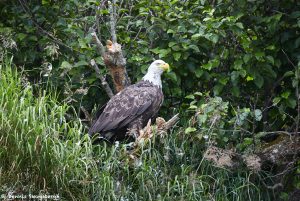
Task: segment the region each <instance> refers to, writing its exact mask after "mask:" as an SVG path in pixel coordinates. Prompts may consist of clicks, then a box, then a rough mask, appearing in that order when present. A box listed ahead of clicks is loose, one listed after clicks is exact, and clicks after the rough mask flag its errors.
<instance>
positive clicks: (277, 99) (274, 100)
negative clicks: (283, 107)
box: [272, 97, 281, 105]
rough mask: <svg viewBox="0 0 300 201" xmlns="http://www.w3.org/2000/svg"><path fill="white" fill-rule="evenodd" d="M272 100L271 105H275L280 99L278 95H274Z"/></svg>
mask: <svg viewBox="0 0 300 201" xmlns="http://www.w3.org/2000/svg"><path fill="white" fill-rule="evenodd" d="M272 101H273V105H277V104H278V103H279V102H280V101H281V98H280V97H276V98H274V99H273V100H272Z"/></svg>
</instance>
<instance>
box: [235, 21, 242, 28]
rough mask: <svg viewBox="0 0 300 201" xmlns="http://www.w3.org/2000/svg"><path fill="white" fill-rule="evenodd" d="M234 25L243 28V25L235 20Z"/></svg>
mask: <svg viewBox="0 0 300 201" xmlns="http://www.w3.org/2000/svg"><path fill="white" fill-rule="evenodd" d="M235 25H236V26H237V27H239V28H240V29H244V26H243V24H242V23H241V22H237V23H236V24H235Z"/></svg>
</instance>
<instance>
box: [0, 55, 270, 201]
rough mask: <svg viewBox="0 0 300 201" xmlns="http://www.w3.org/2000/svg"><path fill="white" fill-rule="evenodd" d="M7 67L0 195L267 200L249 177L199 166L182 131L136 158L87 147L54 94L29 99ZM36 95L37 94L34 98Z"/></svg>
mask: <svg viewBox="0 0 300 201" xmlns="http://www.w3.org/2000/svg"><path fill="white" fill-rule="evenodd" d="M20 74H21V73H19V72H17V71H16V70H15V68H14V67H13V65H12V64H11V63H10V61H6V62H4V63H2V64H1V65H0V194H2V195H3V194H8V193H14V194H20V193H22V194H28V193H31V194H49V195H56V194H58V195H59V197H60V198H61V200H224V201H225V200H228V201H233V200H241V201H243V200H253V201H256V200H272V199H274V197H273V194H272V192H269V191H268V190H266V189H265V188H264V187H263V186H262V185H261V183H260V182H259V179H258V177H257V176H256V175H255V173H252V172H249V171H246V170H242V169H241V170H239V169H237V170H235V171H232V170H226V169H222V168H217V167H214V166H213V165H211V164H209V163H208V162H206V161H204V160H202V154H203V145H201V144H200V143H197V142H195V141H193V140H190V139H189V138H188V137H187V136H186V135H185V134H184V132H183V131H181V130H182V129H180V128H178V129H174V131H171V132H170V133H169V134H168V135H167V136H166V137H165V138H159V137H155V138H154V139H153V140H152V141H151V142H150V143H148V144H145V146H142V147H140V149H139V150H138V152H137V153H135V156H134V157H133V156H132V154H131V153H130V150H129V148H128V146H127V145H126V144H124V143H118V142H117V143H115V144H113V145H111V144H107V143H105V142H103V143H100V144H98V145H91V142H90V140H89V139H88V137H87V136H86V135H83V134H84V126H83V125H82V124H81V122H80V120H79V119H77V120H72V121H67V120H66V118H65V116H66V113H67V111H69V110H70V106H68V105H67V104H65V103H61V102H59V101H58V99H57V95H56V94H55V92H49V91H39V93H36V92H35V93H34V92H33V88H32V86H31V85H30V84H29V83H24V82H22V75H20ZM36 94H37V95H36Z"/></svg>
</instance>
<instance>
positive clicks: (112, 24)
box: [108, 0, 117, 43]
mask: <svg viewBox="0 0 300 201" xmlns="http://www.w3.org/2000/svg"><path fill="white" fill-rule="evenodd" d="M108 10H109V14H110V32H111V40H112V42H113V43H117V35H116V21H117V20H116V18H117V14H116V0H113V2H112V3H111V1H108Z"/></svg>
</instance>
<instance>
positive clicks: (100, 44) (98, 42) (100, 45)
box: [91, 31, 105, 58]
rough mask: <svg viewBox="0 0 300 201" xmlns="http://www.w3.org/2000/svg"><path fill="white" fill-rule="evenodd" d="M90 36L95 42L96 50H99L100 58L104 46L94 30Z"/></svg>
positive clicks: (103, 52)
mask: <svg viewBox="0 0 300 201" xmlns="http://www.w3.org/2000/svg"><path fill="white" fill-rule="evenodd" d="M91 35H92V37H93V42H94V43H95V44H96V46H97V50H98V51H99V53H100V55H101V56H102V58H104V56H105V48H104V46H103V44H102V43H101V41H100V40H99V38H98V36H97V34H96V32H95V31H93V32H92V33H91Z"/></svg>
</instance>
